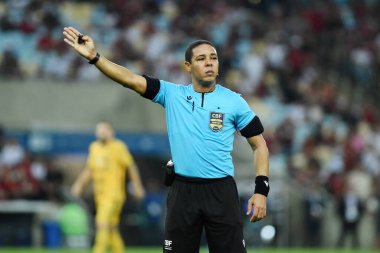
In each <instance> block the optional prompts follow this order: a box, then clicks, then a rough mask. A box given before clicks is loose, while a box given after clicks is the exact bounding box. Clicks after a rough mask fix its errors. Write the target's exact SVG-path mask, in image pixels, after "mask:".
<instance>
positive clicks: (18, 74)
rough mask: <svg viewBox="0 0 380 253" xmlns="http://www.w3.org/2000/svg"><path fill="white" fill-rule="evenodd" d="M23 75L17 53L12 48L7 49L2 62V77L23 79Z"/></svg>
mask: <svg viewBox="0 0 380 253" xmlns="http://www.w3.org/2000/svg"><path fill="white" fill-rule="evenodd" d="M23 76H24V75H23V73H22V70H21V66H20V63H19V60H18V58H17V55H16V53H15V52H13V51H11V50H5V51H4V52H3V55H2V57H1V62H0V78H5V79H22V78H23Z"/></svg>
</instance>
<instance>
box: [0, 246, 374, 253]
mask: <svg viewBox="0 0 380 253" xmlns="http://www.w3.org/2000/svg"><path fill="white" fill-rule="evenodd" d="M160 252H162V250H161V248H157V247H155V248H146V247H142V248H141V247H129V248H127V250H126V251H125V253H160ZM379 252H380V251H379V250H359V249H355V250H354V249H340V250H338V249H250V250H248V253H379ZM0 253H91V251H90V250H73V249H50V250H49V249H43V248H41V249H38V248H33V249H31V248H23V249H21V248H0ZM200 253H208V251H207V249H202V250H201V251H200Z"/></svg>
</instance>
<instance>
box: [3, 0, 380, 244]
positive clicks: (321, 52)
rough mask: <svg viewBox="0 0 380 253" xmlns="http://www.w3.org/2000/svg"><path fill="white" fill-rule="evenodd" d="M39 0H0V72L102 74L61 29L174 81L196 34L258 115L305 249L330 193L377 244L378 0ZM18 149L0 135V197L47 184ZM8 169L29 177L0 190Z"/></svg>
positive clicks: (224, 78)
mask: <svg viewBox="0 0 380 253" xmlns="http://www.w3.org/2000/svg"><path fill="white" fill-rule="evenodd" d="M43 2H44V1H41V0H12V1H10V0H9V1H0V7H1V8H0V38H1V39H0V53H1V55H2V56H1V60H0V79H2V80H6V79H23V78H36V79H38V78H51V79H53V80H58V81H61V82H66V83H68V84H69V83H72V82H74V81H76V80H89V81H91V80H94V79H98V78H102V77H101V74H100V72H99V71H97V70H96V68H93V67H91V66H90V65H89V64H87V63H86V62H85V61H83V59H81V58H78V57H77V56H75V55H74V53H73V52H71V51H69V50H68V48H67V46H66V45H64V42H63V41H62V35H61V31H62V27H63V26H67V25H72V26H75V27H78V28H80V29H81V30H82V31H84V32H85V33H88V34H91V36H92V37H93V38H95V41H97V42H98V48H99V51H100V52H101V53H103V54H105V55H106V56H107V57H109V58H110V59H112V60H113V61H115V62H118V63H119V64H122V65H125V66H129V67H130V68H131V69H133V70H134V71H137V72H139V73H148V74H150V75H152V76H157V77H159V78H161V79H165V80H168V81H173V82H178V83H188V81H189V80H188V77H187V74H186V73H184V71H183V70H182V65H181V62H182V61H183V52H184V48H185V47H186V45H187V44H188V43H189V42H190V41H192V40H193V39H195V38H204V39H208V40H210V41H212V42H213V43H215V45H216V46H217V48H218V52H219V58H220V64H221V65H220V68H221V71H220V73H223V75H221V76H220V83H222V84H224V85H226V86H228V87H229V88H231V89H233V90H235V91H237V92H239V93H241V94H242V95H243V96H244V97H245V98H246V99H247V100H248V101H249V102H250V104H252V105H254V108H257V109H255V110H257V111H259V112H260V114H262V118H263V122H264V125H265V126H266V132H265V137H266V140H267V142H268V145H269V149H270V151H271V168H272V171H279V172H277V173H280V174H281V173H282V175H283V176H284V177H288V178H290V179H291V180H292V182H293V183H294V184H295V185H297V187H300V188H302V189H303V192H304V196H303V197H304V201H305V210H306V213H307V214H306V215H305V217H306V223H305V224H307V225H308V226H307V227H308V228H312V229H311V230H310V231H309V233H308V234H309V235H310V238H308V240H306V243H307V246H316V245H318V244H319V243H320V242H319V241H318V238H319V235H318V233H319V232H320V230H319V229H318V226H319V225H318V224H321V222H320V221H321V219H322V217H323V210H324V206H325V204H326V201H331V200H333V201H334V202H336V203H337V205H336V206H337V207H338V208H337V213H338V214H339V215H340V217H341V219H342V224H343V225H344V226H347V227H345V228H346V230H345V231H349V232H350V231H351V230H352V231H353V233H355V230H356V228H357V223H358V222H359V221H360V217H361V216H362V215H363V213H364V212H370V213H372V215H377V223H378V225H377V229H378V231H377V233H378V238H379V240H380V208H379V207H377V208H376V203H377V206H379V203H380V120H379V119H380V111H379V109H378V108H379V107H378V105H379V102H378V101H376V100H377V98H378V96H379V92H380V88H379V87H380V75H379V71H376V70H378V69H379V64H380V16H379V15H378V13H379V11H380V1H376V0H367V1H355V0H352V1H349V0H325V1H304V0H297V1H289V0H285V1H279V0H278V1H276V0H271V1H269V0H268V1H259V0H258V1H255V0H240V1H237V0H235V1H217V0H213V1H185V0H178V1H169V0H157V1H153V0H151V1H138V0H130V1H123V0H110V1H69V0H67V1H64V0H60V1H58V0H56V1H49V3H43ZM73 22H74V23H73ZM25 154H26V153H25V152H24V151H23V148H22V147H20V146H19V145H17V143H16V142H14V141H13V140H6V141H4V144H3V146H2V149H1V160H0V164H1V165H0V166H1V168H0V173H1V175H2V176H1V177H0V178H1V179H2V182H0V198H3V199H4V198H6V199H9V198H17V197H24V195H23V193H24V192H25V191H27V192H30V189H35V188H36V187H37V186H36V182H39V181H40V180H42V179H43V180H46V179H47V180H46V182H49V180H48V176H47V175H48V173H47V171H48V169H47V168H48V167H49V166H47V167H44V165H43V164H44V163H41V161H39V160H38V159H35V160H32V162H29V163H28V164H25V163H24V162H22V161H25V159H24V157H25ZM10 163H12V164H10ZM15 171H18V176H16V175H15ZM23 171H24V172H25V171H26V172H25V173H24V172H23ZM10 173H11V174H10ZM8 174H9V175H10V177H11V178H13V179H15V178H19V180H25V181H27V182H29V183H28V184H24V183H23V184H22V188H17V187H16V186H15V187H16V188H17V192H16V193H14V190H13V189H15V188H12V187H13V186H12V187H8V188H6V187H5V186H4V185H6V184H4V182H3V181H5V179H6V178H8V177H7V176H6V175H8ZM21 177H22V178H21ZM25 187H26V188H28V189H24V188H25ZM36 192H38V191H36ZM374 203H375V204H374ZM346 210H350V211H349V212H347V211H346ZM347 213H350V214H349V215H348V214H347ZM343 225H342V226H343ZM343 236H344V235H342V237H343ZM342 240H343V239H342ZM379 244H380V243H379ZM356 246H358V245H356ZM378 246H379V247H380V245H378Z"/></svg>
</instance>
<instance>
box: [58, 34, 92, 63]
mask: <svg viewBox="0 0 380 253" xmlns="http://www.w3.org/2000/svg"><path fill="white" fill-rule="evenodd" d="M63 35H64V41H65V42H66V43H67V44H69V45H70V46H71V47H73V48H74V49H75V50H76V51H77V52H78V53H79V54H80V55H82V56H83V57H85V58H87V59H88V60H91V59H93V58H94V57H95V56H96V49H95V43H94V41H93V40H92V38H91V37H90V36H88V35H83V34H81V33H80V32H79V31H78V30H77V29H75V28H74V27H64V28H63Z"/></svg>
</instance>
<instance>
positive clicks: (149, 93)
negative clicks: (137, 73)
mask: <svg viewBox="0 0 380 253" xmlns="http://www.w3.org/2000/svg"><path fill="white" fill-rule="evenodd" d="M143 77H145V79H146V91H145V93H144V94H142V95H141V96H143V97H144V98H147V99H150V100H153V98H154V97H155V96H156V95H157V94H158V92H159V91H160V85H161V83H160V80H158V79H157V78H153V77H150V76H147V75H143Z"/></svg>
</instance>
